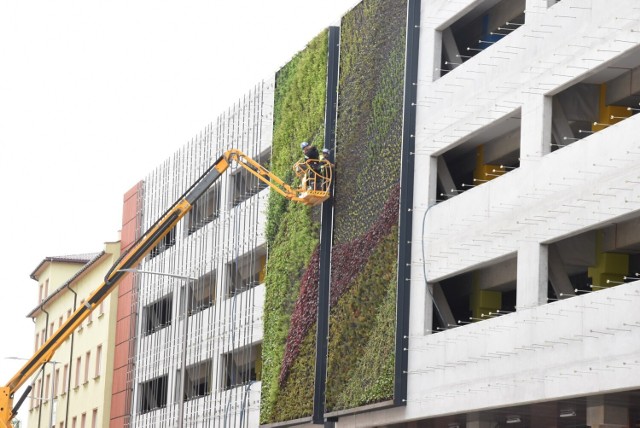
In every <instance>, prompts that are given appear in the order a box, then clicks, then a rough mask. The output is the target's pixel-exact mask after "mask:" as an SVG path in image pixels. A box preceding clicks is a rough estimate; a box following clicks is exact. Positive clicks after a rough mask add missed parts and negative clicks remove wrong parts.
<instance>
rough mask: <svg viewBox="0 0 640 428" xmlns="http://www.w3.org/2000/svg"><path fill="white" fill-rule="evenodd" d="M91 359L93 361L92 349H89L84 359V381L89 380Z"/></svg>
mask: <svg viewBox="0 0 640 428" xmlns="http://www.w3.org/2000/svg"><path fill="white" fill-rule="evenodd" d="M89 361H91V351H87V354H86V356H85V359H84V382H83V383H87V382H89Z"/></svg>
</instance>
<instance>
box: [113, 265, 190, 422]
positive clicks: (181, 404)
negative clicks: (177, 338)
mask: <svg viewBox="0 0 640 428" xmlns="http://www.w3.org/2000/svg"><path fill="white" fill-rule="evenodd" d="M120 271H121V272H134V273H141V274H146V275H158V276H167V277H169V278H176V279H181V280H183V281H185V294H184V309H183V310H184V323H183V325H182V359H181V361H180V384H179V385H178V400H179V406H178V428H182V426H183V424H184V421H183V418H184V383H185V380H186V376H187V373H186V370H187V333H188V327H189V325H188V321H189V297H190V296H189V295H190V287H189V285H190V283H191V282H192V281H195V280H197V278H192V277H190V276H185V275H175V274H171V273H164V272H154V271H148V270H139V269H120Z"/></svg>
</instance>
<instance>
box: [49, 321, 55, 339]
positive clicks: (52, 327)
mask: <svg viewBox="0 0 640 428" xmlns="http://www.w3.org/2000/svg"><path fill="white" fill-rule="evenodd" d="M53 329H54V323H53V322H51V324H49V337H51V336H53Z"/></svg>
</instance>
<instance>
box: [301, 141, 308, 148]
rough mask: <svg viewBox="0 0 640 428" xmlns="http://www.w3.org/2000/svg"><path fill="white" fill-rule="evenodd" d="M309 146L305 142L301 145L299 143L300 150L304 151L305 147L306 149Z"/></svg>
mask: <svg viewBox="0 0 640 428" xmlns="http://www.w3.org/2000/svg"><path fill="white" fill-rule="evenodd" d="M308 145H309V143H307V142H306V141H303V142H302V143H300V150H304V148H305V147H307V146H308Z"/></svg>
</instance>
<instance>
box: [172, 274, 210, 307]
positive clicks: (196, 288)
mask: <svg viewBox="0 0 640 428" xmlns="http://www.w3.org/2000/svg"><path fill="white" fill-rule="evenodd" d="M182 290H183V292H182V299H183V300H182V301H181V302H180V307H182V308H184V307H185V306H184V297H185V293H184V290H185V288H184V286H183V287H182ZM215 300H216V272H215V271H211V272H207V273H206V274H204V275H202V276H201V277H199V278H198V279H196V280H195V281H192V282H190V283H189V305H188V306H187V310H188V311H189V315H191V314H194V313H196V312H200V311H202V310H205V309H206V308H209V307H211V306H213V304H214V303H215Z"/></svg>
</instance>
